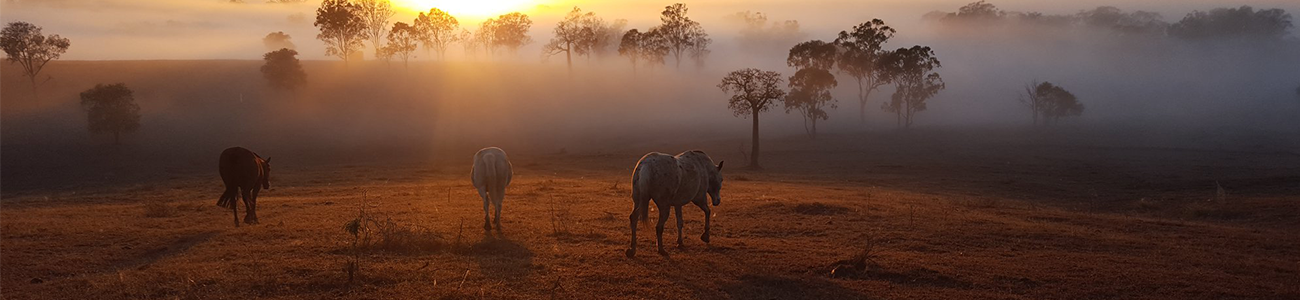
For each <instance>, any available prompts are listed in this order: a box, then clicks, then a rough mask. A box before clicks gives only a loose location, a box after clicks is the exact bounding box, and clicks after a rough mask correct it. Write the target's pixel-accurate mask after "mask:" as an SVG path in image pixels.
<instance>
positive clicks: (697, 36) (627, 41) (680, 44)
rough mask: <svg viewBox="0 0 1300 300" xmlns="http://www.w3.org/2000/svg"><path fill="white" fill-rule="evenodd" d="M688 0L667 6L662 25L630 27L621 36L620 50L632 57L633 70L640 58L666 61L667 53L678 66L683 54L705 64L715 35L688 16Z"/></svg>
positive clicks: (661, 18) (660, 62)
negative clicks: (647, 28)
mask: <svg viewBox="0 0 1300 300" xmlns="http://www.w3.org/2000/svg"><path fill="white" fill-rule="evenodd" d="M687 10H688V9H687V8H686V5H685V4H681V3H677V4H673V5H669V6H666V7H664V11H663V12H662V13H660V17H659V21H660V22H661V23H660V24H659V25H658V26H654V27H650V29H649V30H647V31H640V30H637V29H632V30H628V31H627V32H625V33H623V36H622V38H621V39H620V43H619V48H618V53H619V55H623V56H627V57H628V59H630V60H631V61H632V68H633V71H635V69H636V65H637V62H645V63H649V64H656V63H657V64H663V63H664V57H666V56H667V55H669V54H672V55H673V58H674V59H675V63H676V66H677V68H678V69H680V68H681V64H682V55H686V56H687V58H690V59H691V60H693V61H694V62H695V65H696V67H703V66H704V60H705V58H707V57H708V55H709V53H710V52H711V50H709V45H710V44H712V43H713V39H711V38H709V34H708V33H706V32H704V27H702V26H700V23H699V22H696V21H694V20H691V18H690V17H688V16H686V12H687Z"/></svg>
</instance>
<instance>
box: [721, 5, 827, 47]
mask: <svg viewBox="0 0 1300 300" xmlns="http://www.w3.org/2000/svg"><path fill="white" fill-rule="evenodd" d="M726 19H727V20H728V21H731V22H733V23H736V24H739V25H740V26H741V27H740V35H739V36H737V37H736V41H737V42H738V43H739V44H740V46H741V47H743V48H745V49H761V48H767V47H768V46H771V45H789V44H791V43H795V42H798V41H799V40H802V39H804V38H806V37H807V36H808V35H807V34H805V33H804V32H803V31H801V30H800V28H799V21H796V20H785V21H780V22H775V21H773V22H769V21H768V18H767V15H766V14H764V13H762V12H755V11H742V12H737V13H735V14H732V15H729V16H727V18H726Z"/></svg>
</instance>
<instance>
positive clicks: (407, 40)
mask: <svg viewBox="0 0 1300 300" xmlns="http://www.w3.org/2000/svg"><path fill="white" fill-rule="evenodd" d="M419 35H420V33H419V32H417V31H416V29H415V27H413V26H411V25H409V24H406V23H403V22H397V23H393V28H392V29H390V30H389V31H388V45H385V46H384V47H383V48H381V49H380V50H379V51H380V52H381V53H383V55H382V56H384V57H388V58H390V59H391V58H401V59H402V66H404V67H410V61H411V53H414V52H415V49H416V48H419V47H420V44H419V43H420V40H419V38H420V36H419Z"/></svg>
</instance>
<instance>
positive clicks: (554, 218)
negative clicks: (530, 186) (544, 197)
mask: <svg viewBox="0 0 1300 300" xmlns="http://www.w3.org/2000/svg"><path fill="white" fill-rule="evenodd" d="M548 212H549V213H550V215H551V233H553V234H555V235H561V234H568V233H569V219H571V218H572V216H573V212H572V209H571V207H570V204H569V202H568V201H555V198H551V207H550V209H549V210H548Z"/></svg>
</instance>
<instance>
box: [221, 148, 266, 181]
mask: <svg viewBox="0 0 1300 300" xmlns="http://www.w3.org/2000/svg"><path fill="white" fill-rule="evenodd" d="M263 164H265V161H263V160H262V158H261V157H259V156H257V153H253V151H250V150H248V149H244V148H241V147H231V148H228V149H226V150H225V151H221V159H220V161H219V162H218V168H219V171H220V173H221V181H223V182H225V183H226V187H227V188H230V187H240V188H244V189H246V190H252V189H256V188H257V187H258V186H259V185H260V184H261V182H262V178H263V177H265V176H266V174H263V170H264V169H263V167H262V165H263Z"/></svg>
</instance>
